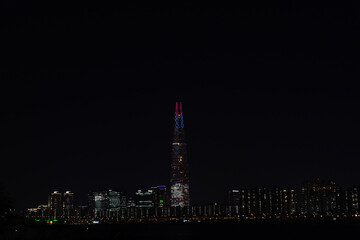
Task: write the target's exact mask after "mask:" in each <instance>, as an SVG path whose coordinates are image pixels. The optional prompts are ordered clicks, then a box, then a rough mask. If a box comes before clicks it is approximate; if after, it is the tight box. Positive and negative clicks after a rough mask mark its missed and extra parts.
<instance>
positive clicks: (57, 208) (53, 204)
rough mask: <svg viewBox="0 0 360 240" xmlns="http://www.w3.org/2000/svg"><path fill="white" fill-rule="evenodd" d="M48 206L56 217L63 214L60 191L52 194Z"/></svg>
mask: <svg viewBox="0 0 360 240" xmlns="http://www.w3.org/2000/svg"><path fill="white" fill-rule="evenodd" d="M48 207H49V209H50V210H51V215H52V217H53V218H54V219H56V218H58V217H61V216H62V194H61V193H60V192H59V191H54V192H52V193H51V194H50V196H49V202H48Z"/></svg>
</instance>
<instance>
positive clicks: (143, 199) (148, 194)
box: [135, 189, 154, 208]
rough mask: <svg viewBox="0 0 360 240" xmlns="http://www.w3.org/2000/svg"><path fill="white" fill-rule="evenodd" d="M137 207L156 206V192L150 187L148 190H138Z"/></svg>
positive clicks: (136, 196)
mask: <svg viewBox="0 0 360 240" xmlns="http://www.w3.org/2000/svg"><path fill="white" fill-rule="evenodd" d="M135 204H136V207H141V208H142V207H145V208H151V207H153V206H154V192H153V190H151V189H149V190H147V191H142V190H138V191H137V192H136V193H135Z"/></svg>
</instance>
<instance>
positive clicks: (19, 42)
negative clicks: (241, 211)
mask: <svg viewBox="0 0 360 240" xmlns="http://www.w3.org/2000/svg"><path fill="white" fill-rule="evenodd" d="M49 4H50V3H49ZM118 4H119V5H116V6H113V7H111V8H109V7H104V6H103V7H101V6H98V5H96V6H90V5H91V4H90V3H89V5H86V6H83V5H81V6H79V7H80V8H79V9H82V10H81V11H77V10H75V6H73V7H72V8H69V7H65V8H61V7H60V6H56V7H54V8H49V9H48V10H46V11H43V9H42V8H41V7H40V6H35V5H33V4H32V3H24V4H19V6H18V5H12V4H10V3H9V4H5V5H4V6H3V8H1V9H0V11H1V12H2V13H4V14H5V15H4V16H5V18H6V19H7V20H6V21H5V24H6V27H5V28H4V34H3V35H4V41H5V45H4V46H6V47H5V51H4V54H3V55H2V57H3V58H4V60H5V61H4V62H5V64H4V65H3V66H2V67H1V70H0V71H1V75H0V77H1V80H4V81H2V83H3V85H2V87H1V90H2V93H1V94H0V97H1V101H0V102H1V103H2V108H1V109H2V112H1V118H0V126H1V134H0V135H1V137H0V138H1V151H0V152H1V161H2V163H3V169H5V170H4V171H3V173H2V174H1V175H0V183H1V184H2V185H4V187H5V189H6V191H8V192H9V195H10V196H11V197H12V198H13V200H14V203H15V206H16V207H17V208H20V209H26V208H28V207H29V206H34V205H36V204H37V203H42V202H43V201H44V200H43V199H47V196H48V194H49V193H50V192H52V191H54V190H58V191H62V192H64V191H66V190H71V191H72V192H74V193H76V196H78V197H79V198H76V199H77V200H76V201H79V202H84V201H86V196H87V193H88V191H90V190H98V189H123V190H126V191H128V192H132V191H133V189H147V188H148V187H149V186H157V185H160V184H164V185H165V184H167V183H168V180H169V179H170V173H169V165H170V164H169V161H170V159H171V142H172V137H173V130H174V126H173V118H174V103H175V102H177V101H181V102H182V103H183V105H184V106H186V107H185V109H186V119H185V121H186V141H187V146H188V158H189V163H190V164H189V173H190V177H191V185H190V191H191V202H192V203H194V204H195V203H199V204H201V203H206V202H215V201H226V199H227V191H228V189H233V188H241V187H250V188H251V187H255V186H262V185H267V186H269V187H271V186H280V187H284V188H299V186H300V185H301V182H302V181H304V180H311V179H316V178H318V177H319V178H321V179H335V180H336V181H337V182H338V183H339V184H340V185H343V186H353V185H356V184H357V183H359V182H360V177H359V176H358V172H357V169H359V168H360V161H359V159H360V148H359V146H360V141H359V138H358V136H359V135H360V112H359V111H358V110H357V109H358V106H359V105H360V95H359V93H358V92H359V91H358V88H357V85H356V84H355V83H354V84H351V82H357V79H358V66H359V57H358V56H359V44H358V42H359V36H360V35H359V33H358V31H357V30H356V29H359V27H358V24H357V23H358V22H359V15H358V14H356V13H355V12H354V11H355V9H357V7H356V6H355V7H351V8H344V7H343V6H340V4H338V3H334V2H328V3H326V4H324V5H321V4H318V3H314V5H311V6H307V5H306V4H305V3H304V5H301V4H300V5H297V4H295V3H293V2H291V3H289V4H287V5H282V4H275V3H267V4H265V5H263V6H262V7H259V6H258V5H256V4H250V3H249V4H245V3H244V4H243V5H241V6H240V7H238V8H236V7H234V8H231V9H230V8H224V9H222V8H218V7H217V6H216V7H215V8H211V7H209V8H204V7H200V8H197V7H196V6H194V5H186V6H183V7H181V8H166V9H158V8H151V7H150V8H147V7H145V8H142V7H139V6H138V7H133V6H128V5H126V4H124V5H122V4H120V3H118ZM352 4H354V3H352ZM355 5H356V4H355ZM321 9H323V10H321ZM64 10H66V11H64ZM67 10H68V11H70V13H69V14H66V12H67ZM347 81H349V82H350V83H347ZM168 187H169V186H168Z"/></svg>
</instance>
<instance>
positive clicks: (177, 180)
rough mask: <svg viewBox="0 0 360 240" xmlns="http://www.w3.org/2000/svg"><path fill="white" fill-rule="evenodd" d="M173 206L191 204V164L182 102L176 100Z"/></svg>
mask: <svg viewBox="0 0 360 240" xmlns="http://www.w3.org/2000/svg"><path fill="white" fill-rule="evenodd" d="M170 174H171V177H170V184H171V189H170V191H171V196H170V201H171V206H172V207H178V206H180V207H185V206H189V205H190V193H189V164H188V160H187V152H186V142H185V133H184V118H183V112H182V103H181V102H179V103H178V102H176V106H175V128H174V138H173V142H172V159H171V171H170Z"/></svg>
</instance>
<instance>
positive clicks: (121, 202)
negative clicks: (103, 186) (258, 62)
mask: <svg viewBox="0 0 360 240" xmlns="http://www.w3.org/2000/svg"><path fill="white" fill-rule="evenodd" d="M126 206H127V202H126V196H125V193H123V192H121V191H116V190H112V189H109V190H104V191H96V192H93V193H91V194H89V209H91V208H93V212H94V215H95V217H99V216H103V215H107V214H108V213H112V212H117V211H119V210H120V209H121V208H126ZM90 211H91V210H90Z"/></svg>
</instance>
